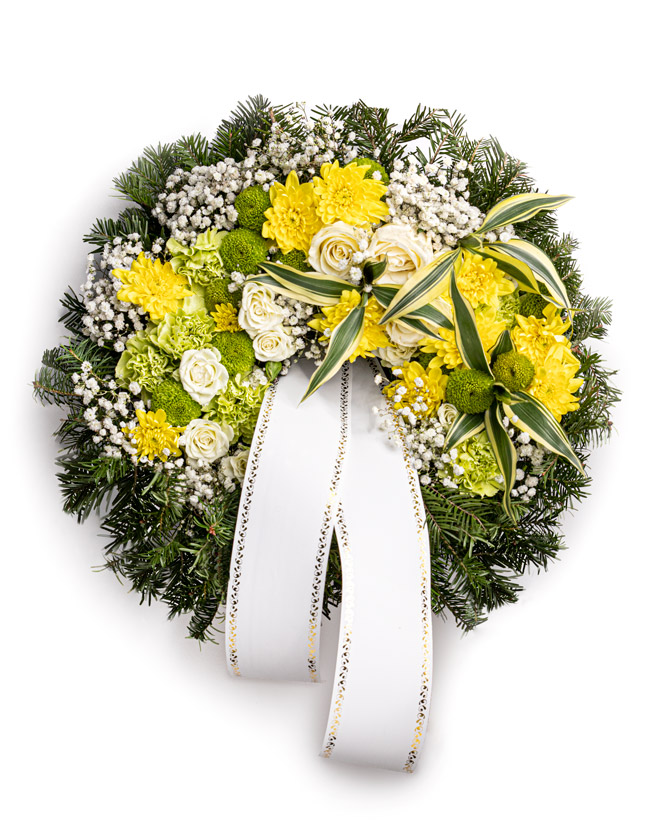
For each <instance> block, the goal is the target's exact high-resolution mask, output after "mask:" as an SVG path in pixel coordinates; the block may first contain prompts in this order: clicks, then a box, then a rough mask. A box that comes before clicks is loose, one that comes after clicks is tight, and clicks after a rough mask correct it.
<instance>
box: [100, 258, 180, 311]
mask: <svg viewBox="0 0 665 831" xmlns="http://www.w3.org/2000/svg"><path fill="white" fill-rule="evenodd" d="M111 273H112V274H113V276H114V277H116V278H117V279H118V280H120V282H121V283H122V288H121V289H120V290H119V291H118V300H123V301H124V302H125V303H134V304H135V305H136V306H141V307H142V308H143V309H144V310H145V311H146V312H147V314H149V315H150V320H161V319H162V318H163V317H164V316H165V315H166V314H167V313H168V312H176V311H177V310H178V309H179V308H180V307H181V306H182V301H183V299H184V298H185V297H192V296H193V294H194V292H193V291H192V290H191V289H190V288H189V286H188V285H187V278H186V277H182V276H181V275H180V274H176V273H175V271H174V270H173V267H172V266H171V263H163V262H162V261H161V260H150V259H149V258H148V257H146V255H145V254H144V253H143V252H141V253H140V254H139V256H138V259H136V260H134V262H133V263H132V267H131V268H130V270H129V271H127V270H125V269H122V268H115V269H113V271H112V272H111Z"/></svg>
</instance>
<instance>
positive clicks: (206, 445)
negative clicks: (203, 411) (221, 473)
mask: <svg viewBox="0 0 665 831" xmlns="http://www.w3.org/2000/svg"><path fill="white" fill-rule="evenodd" d="M232 441H233V428H232V427H229V425H228V424H218V423H217V422H216V421H208V419H206V418H195V419H194V420H193V421H190V422H189V424H188V425H187V427H186V429H185V432H184V433H183V434H182V436H180V445H181V447H184V448H185V453H186V454H187V456H188V458H190V459H199V460H201V461H204V462H214V461H216V460H217V459H219V458H220V456H224V455H225V454H226V453H227V452H228V449H229V445H230V444H231V442H232Z"/></svg>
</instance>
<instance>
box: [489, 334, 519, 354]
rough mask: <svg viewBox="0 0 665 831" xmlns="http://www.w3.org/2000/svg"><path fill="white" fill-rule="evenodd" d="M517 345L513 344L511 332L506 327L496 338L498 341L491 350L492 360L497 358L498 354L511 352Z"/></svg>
mask: <svg viewBox="0 0 665 831" xmlns="http://www.w3.org/2000/svg"><path fill="white" fill-rule="evenodd" d="M514 348H515V347H514V346H513V341H512V338H511V337H510V332H509V331H508V329H504V330H503V332H501V334H500V335H499V337H498V338H497V339H496V343H495V344H494V346H493V347H492V349H491V351H490V357H491V358H492V360H494V358H496V356H497V355H502V354H503V353H504V352H510V351H511V350H513V349H514Z"/></svg>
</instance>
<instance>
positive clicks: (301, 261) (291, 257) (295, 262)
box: [273, 248, 312, 271]
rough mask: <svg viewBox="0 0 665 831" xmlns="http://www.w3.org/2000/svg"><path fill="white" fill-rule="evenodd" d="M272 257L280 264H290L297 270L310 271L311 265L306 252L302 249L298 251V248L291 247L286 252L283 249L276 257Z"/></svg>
mask: <svg viewBox="0 0 665 831" xmlns="http://www.w3.org/2000/svg"><path fill="white" fill-rule="evenodd" d="M273 259H275V260H278V261H279V262H280V263H282V265H288V266H291V268H297V269H298V271H311V270H312V269H311V267H310V265H309V263H308V262H307V254H305V252H304V251H300V250H299V249H298V248H292V249H291V251H289V252H288V253H287V254H285V253H284V252H283V251H280V252H279V254H277V256H276V257H273Z"/></svg>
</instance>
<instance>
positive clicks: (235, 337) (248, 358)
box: [211, 332, 256, 378]
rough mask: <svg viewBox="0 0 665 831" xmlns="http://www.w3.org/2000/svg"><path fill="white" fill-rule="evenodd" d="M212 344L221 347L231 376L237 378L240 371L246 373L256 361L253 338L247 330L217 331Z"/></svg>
mask: <svg viewBox="0 0 665 831" xmlns="http://www.w3.org/2000/svg"><path fill="white" fill-rule="evenodd" d="M211 345H212V346H214V347H215V348H216V349H219V354H220V355H221V358H220V360H221V362H222V363H223V364H224V366H225V367H226V369H227V371H228V373H229V378H235V377H236V375H237V374H238V373H240V374H241V375H246V374H247V373H248V372H250V371H251V370H252V368H253V367H254V364H255V363H256V356H255V355H254V347H253V346H252V339H251V338H250V336H249V335H248V334H247V332H216V333H215V335H214V337H213V339H212V341H211Z"/></svg>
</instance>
